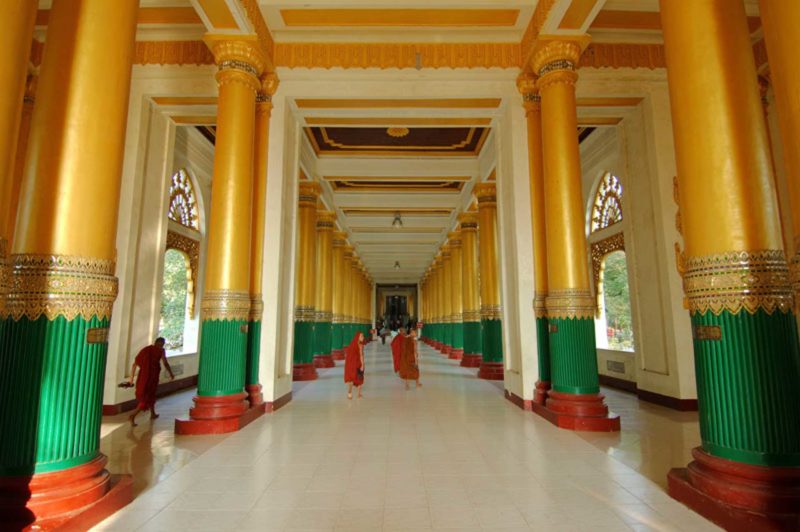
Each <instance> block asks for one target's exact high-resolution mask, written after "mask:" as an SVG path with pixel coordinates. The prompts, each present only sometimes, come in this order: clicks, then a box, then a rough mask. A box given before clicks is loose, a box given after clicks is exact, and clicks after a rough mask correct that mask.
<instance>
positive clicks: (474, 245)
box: [458, 212, 483, 367]
mask: <svg viewBox="0 0 800 532" xmlns="http://www.w3.org/2000/svg"><path fill="white" fill-rule="evenodd" d="M458 221H459V222H460V226H459V227H460V229H461V281H462V304H463V311H462V315H463V318H462V319H463V322H464V355H463V357H462V359H461V365H462V366H464V367H478V366H480V363H481V360H483V355H482V353H483V334H482V327H481V297H480V293H479V284H478V213H477V212H464V213H461V214H459V215H458Z"/></svg>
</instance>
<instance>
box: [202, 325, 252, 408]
mask: <svg viewBox="0 0 800 532" xmlns="http://www.w3.org/2000/svg"><path fill="white" fill-rule="evenodd" d="M246 325H247V321H245V320H205V321H203V324H202V332H201V333H200V368H199V371H198V375H197V395H200V396H211V397H218V396H223V395H233V394H236V393H242V391H243V390H244V384H245V366H246V363H245V358H246V353H247V342H248V336H249V335H248V334H247V332H246V331H247V327H246Z"/></svg>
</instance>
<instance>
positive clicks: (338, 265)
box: [331, 231, 347, 360]
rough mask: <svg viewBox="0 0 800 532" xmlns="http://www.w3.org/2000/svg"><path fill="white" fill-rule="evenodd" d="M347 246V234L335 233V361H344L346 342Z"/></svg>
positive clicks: (332, 334)
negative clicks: (345, 255) (345, 258)
mask: <svg viewBox="0 0 800 532" xmlns="http://www.w3.org/2000/svg"><path fill="white" fill-rule="evenodd" d="M346 245H347V233H345V232H343V231H334V233H333V318H332V329H331V355H332V356H333V359H334V360H344V350H343V347H344V345H345V344H344V342H345V341H346V340H345V339H344V338H343V337H342V327H343V325H344V297H345V279H344V275H345V262H344V251H345V246H346Z"/></svg>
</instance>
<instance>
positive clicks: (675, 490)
mask: <svg viewBox="0 0 800 532" xmlns="http://www.w3.org/2000/svg"><path fill="white" fill-rule="evenodd" d="M692 456H693V457H694V461H693V462H691V463H690V464H689V466H688V467H686V468H685V469H684V468H680V469H673V470H671V471H670V472H669V475H668V476H667V481H668V484H669V488H668V489H669V494H670V496H671V497H673V498H675V499H677V500H678V501H680V502H682V503H683V504H685V505H686V506H688V507H689V508H691V509H692V510H694V511H695V512H697V513H699V514H700V515H702V516H703V517H705V518H707V519H709V520H711V521H713V522H714V523H716V524H718V525H719V526H721V527H723V528H724V529H725V530H729V531H734V532H738V531H742V532H751V531H754V530H800V467H765V466H754V465H749V464H743V463H741V462H733V461H731V460H725V459H722V458H717V457H715V456H711V455H710V454H708V453H706V452H705V451H703V449H702V448H700V447H696V448H695V449H693V450H692Z"/></svg>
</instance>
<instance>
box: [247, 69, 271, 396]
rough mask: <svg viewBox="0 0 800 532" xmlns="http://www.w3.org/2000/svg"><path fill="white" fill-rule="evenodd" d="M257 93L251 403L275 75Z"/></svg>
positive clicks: (257, 389) (255, 387)
mask: <svg viewBox="0 0 800 532" xmlns="http://www.w3.org/2000/svg"><path fill="white" fill-rule="evenodd" d="M260 85H261V87H260V88H259V90H258V92H257V93H256V116H255V126H254V132H253V211H252V218H253V221H252V225H251V229H250V237H251V241H250V314H249V316H248V322H249V323H248V332H247V362H246V375H245V389H246V390H247V394H248V400H249V401H250V406H258V405H260V404H262V403H263V402H264V399H263V395H262V393H261V384H260V382H259V377H258V369H259V367H258V365H259V359H260V355H261V322H262V319H263V316H264V299H263V296H262V294H261V289H262V277H263V266H264V223H265V219H266V214H267V212H266V210H267V209H266V205H267V163H268V157H269V119H270V116H271V115H272V95H273V94H275V90H276V89H277V88H278V78H277V76H275V74H266V75H265V76H262V78H261V80H260Z"/></svg>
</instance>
